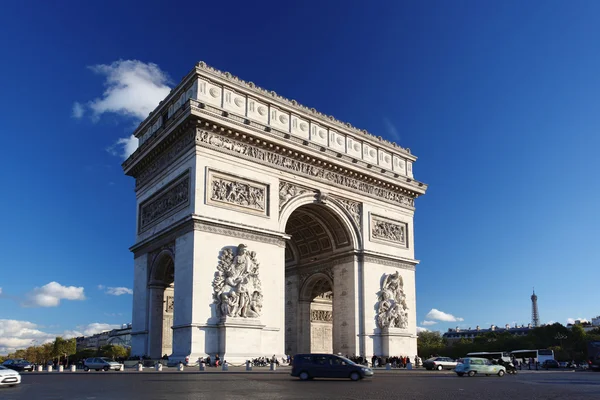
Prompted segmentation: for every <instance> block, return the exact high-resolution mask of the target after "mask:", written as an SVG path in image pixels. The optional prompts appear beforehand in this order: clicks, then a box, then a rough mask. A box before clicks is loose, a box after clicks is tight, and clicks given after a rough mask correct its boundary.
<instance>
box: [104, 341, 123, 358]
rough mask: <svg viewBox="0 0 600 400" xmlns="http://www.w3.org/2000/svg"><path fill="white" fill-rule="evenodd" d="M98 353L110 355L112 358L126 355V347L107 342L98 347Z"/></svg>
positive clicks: (105, 355)
mask: <svg viewBox="0 0 600 400" xmlns="http://www.w3.org/2000/svg"><path fill="white" fill-rule="evenodd" d="M100 354H102V356H104V357H110V358H112V359H113V360H114V359H115V358H119V357H127V349H126V348H125V347H123V346H116V345H112V344H107V345H105V346H102V347H101V348H100Z"/></svg>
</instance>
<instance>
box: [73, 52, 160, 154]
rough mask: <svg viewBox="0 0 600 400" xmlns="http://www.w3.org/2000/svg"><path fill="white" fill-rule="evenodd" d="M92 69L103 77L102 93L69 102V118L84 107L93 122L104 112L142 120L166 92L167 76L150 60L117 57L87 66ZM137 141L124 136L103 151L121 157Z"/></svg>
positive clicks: (76, 116)
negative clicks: (70, 106) (111, 60)
mask: <svg viewBox="0 0 600 400" xmlns="http://www.w3.org/2000/svg"><path fill="white" fill-rule="evenodd" d="M89 68H90V69H91V70H92V71H93V72H95V73H96V74H98V75H101V76H103V77H104V78H105V80H104V85H105V87H106V89H105V90H104V93H103V94H102V95H101V96H100V97H97V98H95V99H93V100H91V101H89V102H87V103H86V105H85V106H84V105H82V103H80V102H76V103H75V104H74V105H73V117H74V118H81V117H83V115H84V114H85V111H86V110H89V111H90V117H91V118H92V120H93V121H98V120H99V119H100V118H101V116H102V115H104V114H116V115H121V116H125V117H129V118H133V119H134V120H135V121H136V122H139V121H142V120H143V119H144V118H146V117H147V116H148V114H149V113H150V112H151V111H152V110H154V108H156V106H157V105H158V103H160V101H161V100H163V99H164V98H165V97H166V96H167V95H168V94H169V92H170V90H171V88H170V87H169V85H168V84H169V82H170V80H169V77H168V75H167V73H166V72H164V71H162V70H161V69H160V68H159V67H158V65H156V64H154V63H144V62H142V61H139V60H119V61H115V62H113V63H111V64H99V65H94V66H91V67H89ZM137 146H138V140H137V139H136V138H135V137H133V136H130V137H125V138H121V139H119V140H117V142H116V143H114V144H113V145H112V146H109V147H108V148H107V149H106V150H107V151H108V152H109V153H111V154H113V155H117V156H121V157H123V158H124V159H126V158H127V157H129V156H130V155H131V154H132V153H133V152H134V151H135V149H136V148H137Z"/></svg>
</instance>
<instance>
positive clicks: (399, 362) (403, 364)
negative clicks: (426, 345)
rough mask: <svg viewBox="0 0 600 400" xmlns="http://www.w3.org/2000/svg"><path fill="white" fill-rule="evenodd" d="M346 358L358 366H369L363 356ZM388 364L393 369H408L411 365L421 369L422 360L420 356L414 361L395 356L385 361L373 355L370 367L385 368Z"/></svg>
mask: <svg viewBox="0 0 600 400" xmlns="http://www.w3.org/2000/svg"><path fill="white" fill-rule="evenodd" d="M346 358H347V359H349V360H350V361H353V362H355V363H357V364H360V365H365V366H369V360H368V359H367V358H365V357H362V356H351V357H348V356H346ZM386 363H390V365H391V366H392V368H407V367H408V366H409V365H411V364H412V365H413V366H415V367H419V366H420V365H421V358H420V357H419V356H415V358H414V359H413V360H411V358H410V357H408V356H399V357H398V356H393V357H387V358H385V360H384V359H383V358H382V357H379V356H376V355H374V354H373V357H371V364H370V366H371V367H373V368H375V367H383V366H385V364H386ZM413 363H414V364H413Z"/></svg>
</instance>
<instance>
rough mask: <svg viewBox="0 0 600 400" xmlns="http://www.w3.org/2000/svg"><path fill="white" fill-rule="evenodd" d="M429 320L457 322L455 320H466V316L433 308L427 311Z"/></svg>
mask: <svg viewBox="0 0 600 400" xmlns="http://www.w3.org/2000/svg"><path fill="white" fill-rule="evenodd" d="M425 319H427V320H436V321H444V322H455V321H464V318H460V317H455V316H454V315H452V314H448V313H445V312H443V311H440V310H438V309H436V308H432V309H431V311H429V312H428V313H427V315H426V316H425Z"/></svg>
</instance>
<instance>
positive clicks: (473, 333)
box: [442, 324, 534, 344]
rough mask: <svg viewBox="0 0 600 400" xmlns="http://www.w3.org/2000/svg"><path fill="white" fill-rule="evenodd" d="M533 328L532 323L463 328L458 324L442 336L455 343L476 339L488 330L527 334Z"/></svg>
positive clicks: (516, 334)
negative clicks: (501, 326)
mask: <svg viewBox="0 0 600 400" xmlns="http://www.w3.org/2000/svg"><path fill="white" fill-rule="evenodd" d="M532 329H534V326H533V325H532V324H528V325H527V326H525V325H521V326H518V325H515V326H514V327H511V326H510V325H509V324H506V325H504V327H503V328H500V327H497V326H496V325H492V326H490V327H489V328H480V327H479V325H477V327H476V328H475V329H471V328H469V329H461V328H459V327H458V326H457V327H456V328H455V329H448V332H446V333H444V334H443V335H442V336H443V337H444V338H445V339H446V340H447V342H448V344H453V343H455V342H458V341H459V340H461V339H471V340H472V339H475V338H476V337H477V336H481V335H484V334H486V333H488V332H496V333H504V332H508V333H510V334H512V335H515V336H525V335H527V334H528V333H529V332H530V331H531V330H532Z"/></svg>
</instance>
